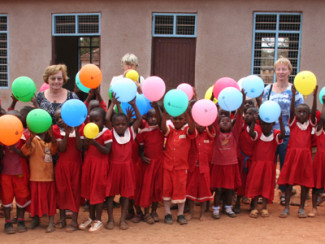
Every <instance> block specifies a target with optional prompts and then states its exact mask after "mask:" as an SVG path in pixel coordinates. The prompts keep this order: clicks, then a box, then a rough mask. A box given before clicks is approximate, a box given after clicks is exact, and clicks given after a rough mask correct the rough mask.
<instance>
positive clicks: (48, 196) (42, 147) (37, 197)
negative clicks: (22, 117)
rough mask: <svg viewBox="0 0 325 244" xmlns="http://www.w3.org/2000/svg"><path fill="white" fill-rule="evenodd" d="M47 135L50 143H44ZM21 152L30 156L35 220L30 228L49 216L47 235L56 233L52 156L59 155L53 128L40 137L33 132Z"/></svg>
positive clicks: (32, 214)
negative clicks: (45, 216)
mask: <svg viewBox="0 0 325 244" xmlns="http://www.w3.org/2000/svg"><path fill="white" fill-rule="evenodd" d="M46 133H48V136H49V137H50V138H51V142H49V143H47V142H45V141H44V139H45V136H46ZM21 150H22V152H23V154H24V155H25V156H29V170H30V179H29V181H30V193H31V205H30V213H31V216H32V218H33V219H32V222H31V223H30V226H29V228H30V229H35V228H36V227H37V226H38V225H39V223H40V217H42V216H43V215H45V214H47V215H48V216H49V225H48V227H47V228H46V233H50V232H53V231H55V227H54V215H55V214H56V202H55V200H56V199H55V182H54V169H53V159H52V155H54V154H56V153H57V142H56V139H55V137H54V136H53V131H52V127H50V129H49V130H48V131H47V132H45V133H42V134H38V135H35V134H34V133H32V132H31V133H30V137H29V138H28V140H27V142H26V144H25V145H24V146H23V147H22V149H21Z"/></svg>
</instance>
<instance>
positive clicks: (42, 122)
mask: <svg viewBox="0 0 325 244" xmlns="http://www.w3.org/2000/svg"><path fill="white" fill-rule="evenodd" d="M26 122H27V126H28V129H29V130H30V131H31V132H33V133H35V134H41V133H44V132H45V131H47V130H48V129H49V128H50V127H51V125H52V118H51V115H50V114H49V113H48V112H47V111H45V110H44V109H41V108H37V109H33V110H32V111H30V112H29V113H28V115H27V117H26Z"/></svg>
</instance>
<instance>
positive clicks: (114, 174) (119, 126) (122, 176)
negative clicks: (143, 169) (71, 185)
mask: <svg viewBox="0 0 325 244" xmlns="http://www.w3.org/2000/svg"><path fill="white" fill-rule="evenodd" d="M112 96H113V99H112V103H111V105H110V107H109V108H108V111H107V117H106V118H107V121H108V122H109V121H110V122H111V126H112V127H113V129H112V131H113V143H112V151H111V153H110V169H109V172H108V178H107V179H108V180H107V189H106V196H107V197H108V199H107V203H108V204H107V212H108V222H107V225H106V226H105V228H107V229H109V230H111V229H113V228H114V217H113V199H114V196H115V195H121V198H120V201H121V219H120V223H119V226H120V229H121V230H126V229H128V224H127V222H126V220H125V219H126V214H127V210H128V205H129V198H131V197H134V194H135V184H136V182H135V174H134V165H133V158H132V155H133V143H134V140H135V137H136V133H135V132H136V131H138V128H139V126H140V123H141V121H142V118H141V114H140V112H139V110H138V108H137V106H136V104H135V99H134V100H132V101H130V102H129V103H130V104H131V106H132V108H133V110H134V112H135V115H136V120H135V121H134V123H133V125H132V126H130V127H129V121H128V118H127V116H126V115H125V114H123V113H117V114H114V116H113V117H112V113H113V108H114V106H115V105H116V104H118V103H119V102H118V101H117V98H115V94H114V93H112ZM109 124H110V123H109Z"/></svg>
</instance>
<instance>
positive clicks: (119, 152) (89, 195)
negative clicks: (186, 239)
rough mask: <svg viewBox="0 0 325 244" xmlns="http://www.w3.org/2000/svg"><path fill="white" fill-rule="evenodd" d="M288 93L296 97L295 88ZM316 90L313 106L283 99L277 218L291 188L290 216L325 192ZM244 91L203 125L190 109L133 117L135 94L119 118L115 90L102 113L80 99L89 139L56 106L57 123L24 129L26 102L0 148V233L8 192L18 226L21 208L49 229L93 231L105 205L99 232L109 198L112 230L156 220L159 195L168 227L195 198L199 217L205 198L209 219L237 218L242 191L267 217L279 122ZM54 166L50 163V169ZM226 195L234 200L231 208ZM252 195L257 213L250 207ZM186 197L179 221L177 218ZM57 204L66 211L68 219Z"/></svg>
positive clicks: (21, 227)
mask: <svg viewBox="0 0 325 244" xmlns="http://www.w3.org/2000/svg"><path fill="white" fill-rule="evenodd" d="M292 92H293V94H295V93H296V91H295V88H294V86H292ZM316 94H317V89H316V90H315V92H314V101H313V107H312V111H310V109H309V107H308V106H307V105H306V104H301V105H298V106H297V107H296V108H295V105H294V99H295V98H294V95H293V98H292V103H291V111H290V121H289V123H290V128H291V135H290V140H289V146H288V151H287V156H286V161H285V164H284V167H283V169H282V171H281V174H280V177H279V179H278V182H277V183H278V184H281V185H286V205H285V209H284V210H283V212H282V213H281V215H280V217H287V216H288V215H289V202H290V196H291V189H292V186H293V185H301V204H300V207H299V211H298V215H299V217H306V214H305V211H304V204H305V199H306V196H307V193H308V189H309V188H314V189H313V207H314V209H313V212H314V213H315V211H316V206H317V203H316V199H317V194H318V193H319V189H323V188H324V177H325V172H324V170H325V167H324V164H325V158H324V155H325V154H324V152H323V150H324V149H323V147H322V145H323V144H324V141H325V136H324V125H325V123H324V122H325V109H324V108H323V109H322V111H321V115H320V118H319V119H318V121H317V120H316V115H315V114H316ZM243 95H244V102H243V104H242V106H241V107H240V108H239V109H238V110H237V111H236V113H234V114H232V113H230V112H227V111H224V110H222V109H220V108H219V114H218V118H217V120H216V121H215V122H214V124H212V125H211V126H209V127H202V126H200V125H198V124H196V123H195V122H194V121H193V118H192V117H191V112H190V110H191V106H189V107H188V109H187V111H186V112H185V113H184V114H182V115H179V116H177V117H168V114H167V113H166V111H165V109H162V110H163V112H161V110H160V108H159V106H158V104H157V103H155V102H154V103H152V106H153V109H151V110H149V112H148V113H147V114H146V115H145V116H144V118H142V117H141V114H140V112H139V110H138V108H137V106H136V104H135V101H134V100H133V101H131V102H129V103H130V105H131V107H132V109H130V110H128V111H127V114H124V113H123V112H115V111H114V107H115V106H116V107H117V108H118V111H122V110H121V108H120V104H119V102H118V98H116V97H115V94H114V93H113V98H112V101H110V105H109V107H108V109H107V108H106V105H105V103H103V101H102V100H100V101H99V102H98V101H96V100H91V101H90V100H88V99H87V101H86V104H87V105H88V118H87V121H86V122H93V123H95V124H97V126H98V128H99V134H98V135H97V136H96V138H94V139H88V138H86V137H85V136H84V135H83V127H84V124H83V125H81V126H79V127H77V128H71V127H69V126H67V125H66V124H65V123H64V121H63V120H62V118H61V113H60V109H58V110H57V111H56V112H55V115H54V117H55V121H56V125H53V126H52V127H51V128H50V129H49V130H48V131H47V132H45V133H42V134H34V133H32V132H30V131H29V130H28V129H27V127H26V121H25V119H26V115H27V113H28V109H27V108H25V107H24V108H23V109H22V110H21V111H20V113H19V112H17V111H16V110H11V111H8V112H7V113H9V114H13V115H15V116H17V117H18V118H20V119H21V120H22V122H23V125H24V126H25V128H26V130H25V131H24V134H23V136H22V138H21V140H20V141H19V142H18V143H17V144H16V145H14V146H10V147H8V146H5V145H2V146H1V147H2V150H1V152H2V159H1V168H2V169H1V181H0V185H1V188H2V194H1V200H2V205H3V208H4V213H5V221H6V223H5V232H7V233H15V232H16V230H15V229H14V228H13V222H12V219H11V216H10V210H11V207H12V205H13V200H14V198H15V201H16V206H17V231H18V232H24V231H26V230H27V228H26V226H25V222H24V213H25V209H26V210H28V211H29V212H30V214H31V217H32V221H31V223H30V226H29V227H30V228H31V229H34V228H36V227H37V226H38V225H39V224H40V217H42V216H43V215H44V214H47V215H48V216H49V225H48V227H47V229H46V232H52V231H54V230H55V228H65V229H66V231H68V232H73V231H75V230H77V229H81V230H85V229H88V228H89V231H90V232H94V231H98V230H99V229H101V228H102V227H103V226H104V224H103V223H102V211H103V209H105V207H106V208H107V213H108V222H107V223H106V224H105V228H107V229H113V228H114V227H115V220H114V217H113V206H114V203H115V202H114V197H115V196H117V195H119V196H120V204H121V217H120V220H119V228H120V229H122V230H126V229H128V223H127V221H126V220H127V219H129V218H131V217H132V220H133V221H134V222H139V221H140V220H144V221H145V222H147V223H148V224H153V223H155V222H158V221H159V216H158V214H157V207H158V203H159V202H161V201H163V203H164V208H165V217H164V222H165V223H166V224H173V217H172V214H171V206H172V204H177V208H178V210H177V222H178V223H179V224H181V225H183V224H186V223H187V221H188V220H189V219H191V218H192V217H193V213H194V211H193V209H194V202H199V203H200V205H201V210H200V219H201V220H203V219H204V212H205V210H206V205H207V203H209V202H210V201H211V200H214V201H213V206H212V217H213V218H215V219H219V218H220V213H221V212H222V211H221V210H223V212H224V213H225V214H226V215H228V216H230V217H236V213H238V212H239V210H240V198H241V197H243V196H245V197H247V198H251V199H252V203H251V210H250V213H249V216H250V217H253V218H256V217H258V215H259V214H260V215H261V216H263V217H267V216H269V212H268V210H267V204H268V203H270V202H272V201H273V197H274V188H275V183H276V182H275V175H276V159H275V151H276V148H277V146H278V145H279V144H281V142H282V140H283V138H284V134H285V132H284V126H283V124H282V119H281V116H280V118H279V122H280V125H281V130H280V131H278V130H274V129H272V126H273V123H266V122H264V121H262V120H261V119H259V117H258V108H257V107H256V106H255V103H254V102H253V101H252V100H245V94H243ZM323 100H325V98H323ZM190 104H192V103H190ZM134 116H135V118H134ZM316 123H317V124H316ZM315 126H316V136H317V146H318V150H317V153H316V156H315V159H314V163H313V161H312V154H311V137H312V133H311V131H312V128H313V127H315ZM53 162H56V163H55V167H54V163H53ZM234 192H237V199H239V200H238V201H237V203H236V205H235V206H234V207H233V204H232V203H233V198H234ZM213 195H214V196H213ZM81 198H83V199H87V200H88V201H89V218H88V219H87V220H86V221H84V222H82V223H80V224H79V225H78V212H79V208H80V203H81ZM260 199H261V200H262V203H263V205H262V210H261V211H259V210H258V207H257V206H258V205H257V203H258V201H259V200H260ZM186 200H188V206H189V215H188V217H187V218H185V216H184V208H185V203H186ZM134 208H135V211H134ZM141 208H143V209H144V213H143V212H142V209H141ZM150 208H151V211H150ZM56 209H59V210H60V219H59V221H58V222H57V223H54V215H55V214H56ZM66 210H70V211H72V221H71V223H70V224H69V225H67V223H66Z"/></svg>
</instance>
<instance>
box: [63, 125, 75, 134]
mask: <svg viewBox="0 0 325 244" xmlns="http://www.w3.org/2000/svg"><path fill="white" fill-rule="evenodd" d="M72 130H73V129H72V128H71V127H70V126H65V127H64V132H65V133H66V134H67V135H70V133H71V132H72Z"/></svg>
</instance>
